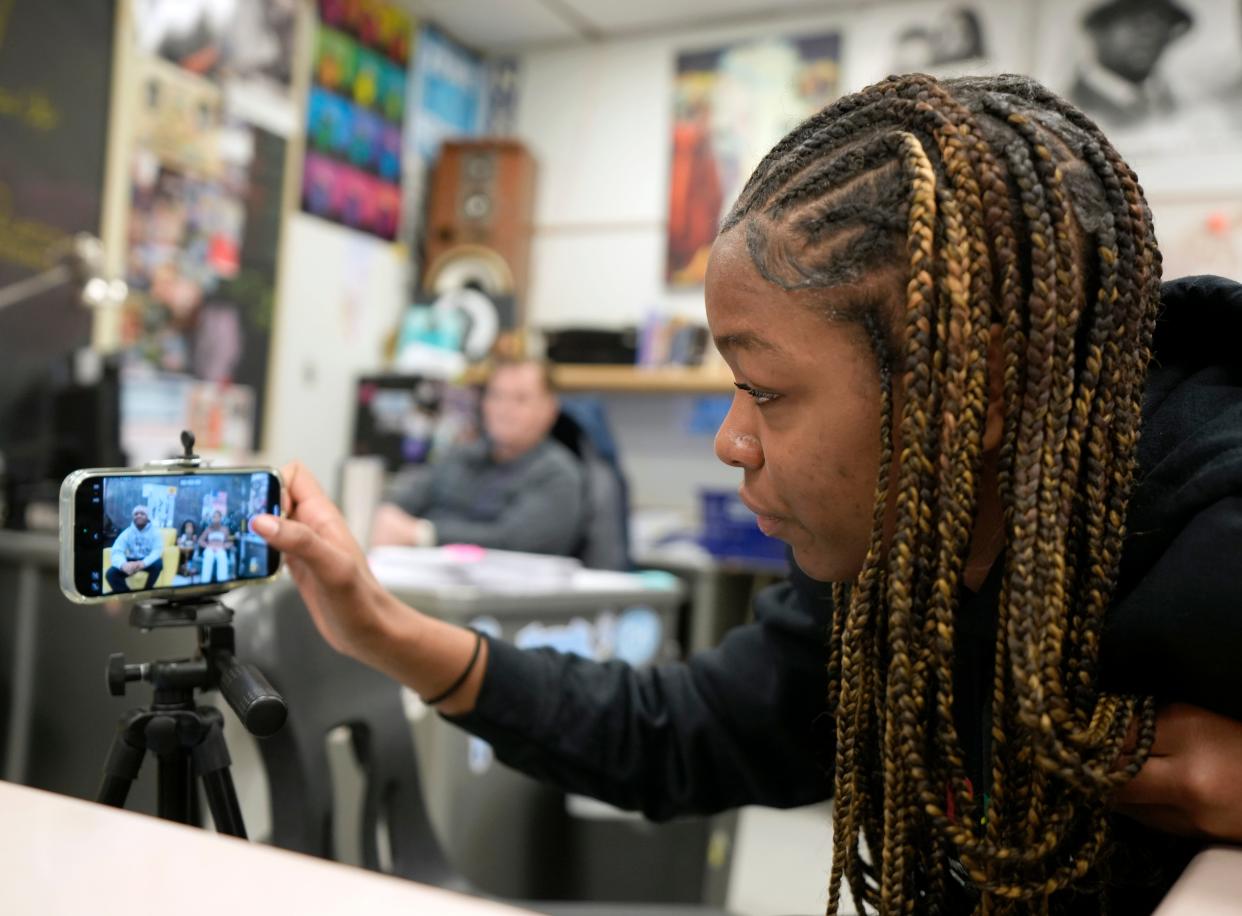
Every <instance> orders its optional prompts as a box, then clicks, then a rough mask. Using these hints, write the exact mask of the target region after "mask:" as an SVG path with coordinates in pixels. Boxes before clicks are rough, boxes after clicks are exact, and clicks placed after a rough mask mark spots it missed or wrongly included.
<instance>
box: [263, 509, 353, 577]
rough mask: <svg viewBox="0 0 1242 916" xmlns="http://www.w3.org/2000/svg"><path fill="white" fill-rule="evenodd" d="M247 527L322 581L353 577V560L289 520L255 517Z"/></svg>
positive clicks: (308, 529) (318, 536)
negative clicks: (300, 562) (305, 566)
mask: <svg viewBox="0 0 1242 916" xmlns="http://www.w3.org/2000/svg"><path fill="white" fill-rule="evenodd" d="M250 526H251V529H252V530H253V531H254V532H255V534H257V535H259V537H261V538H263V540H265V541H266V542H267V543H268V544H269V545H271V546H272V547H275V548H276V549H277V550H279V551H280V552H281V553H283V554H286V555H288V556H290V557H295V558H297V560H300V561H302V562H303V563H305V564H306V565H307V566H310V567H311V568H313V569H315V571H316V573H317V574H318V576H319V578H321V579H323V580H325V581H336V582H340V581H344V580H347V579H348V578H349V577H350V576H352V575H353V574H354V573H355V566H356V565H357V564H356V559H355V558H354V557H351V556H350V555H349V554H347V553H346V552H345V551H343V550H341V548H340V547H338V546H336V545H335V544H332V543H330V542H329V541H328V540H326V539H325V538H323V537H322V536H321V535H319V534H318V533H317V532H316V531H315V530H314V529H313V528H312V527H311V526H310V525H307V524H304V523H302V522H300V521H297V520H296V519H292V518H276V517H275V516H274V515H257V516H255V517H254V519H253V521H252V522H251V523H250Z"/></svg>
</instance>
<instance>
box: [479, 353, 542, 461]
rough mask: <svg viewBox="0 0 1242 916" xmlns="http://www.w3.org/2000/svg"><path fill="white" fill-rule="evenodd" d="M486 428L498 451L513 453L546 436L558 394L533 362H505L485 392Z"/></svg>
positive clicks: (530, 446) (533, 445)
mask: <svg viewBox="0 0 1242 916" xmlns="http://www.w3.org/2000/svg"><path fill="white" fill-rule="evenodd" d="M482 406H483V428H484V430H486V432H487V437H488V439H490V440H491V442H492V445H493V446H494V447H495V448H496V449H497V450H499V451H503V452H507V453H509V454H512V455H514V456H517V455H521V454H523V453H524V452H528V451H530V450H531V449H532V448H534V447H535V446H536V445H538V444H539V443H540V442H542V441H543V440H544V438H546V437H547V435H548V431H549V430H551V429H552V424H553V423H554V422H555V421H556V411H557V403H556V398H555V397H554V396H553V395H552V393H551V392H549V391H548V389H547V388H546V387H545V386H544V384H543V376H542V373H541V372H540V369H539V367H538V366H537V365H535V364H534V363H519V364H517V365H514V366H502V367H501V368H499V369H497V370H496V373H495V374H494V375H493V376H492V378H491V381H489V382H488V385H487V391H486V392H485V393H484V395H483V405H482Z"/></svg>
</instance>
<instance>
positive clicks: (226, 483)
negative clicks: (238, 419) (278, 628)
mask: <svg viewBox="0 0 1242 916" xmlns="http://www.w3.org/2000/svg"><path fill="white" fill-rule="evenodd" d="M279 509H280V480H279V478H278V477H276V476H275V475H274V474H272V473H270V472H267V471H255V472H251V471H243V472H241V473H237V474H229V473H212V474H203V473H188V474H169V475H155V476H153V475H126V474H118V475H105V476H95V477H88V478H87V479H86V480H84V481H83V482H82V483H81V484H80V485H79V486H78V489H77V492H76V495H75V506H74V548H75V549H74V563H73V566H74V584H75V586H76V587H77V590H78V591H79V592H80V593H81V594H82V595H84V596H86V597H88V598H97V597H102V596H107V595H114V594H115V595H120V594H125V593H129V592H143V591H150V590H152V589H167V588H174V589H175V588H193V587H200V586H211V585H223V584H224V583H227V582H233V581H236V580H239V579H263V578H266V577H267V576H270V575H272V574H273V573H275V572H276V569H277V567H278V564H279V562H280V555H279V553H277V551H275V550H273V549H271V548H269V547H268V545H267V543H266V542H265V541H264V540H263V539H262V538H260V537H259V536H258V535H257V534H255V533H253V532H252V531H251V530H250V520H251V519H252V518H254V516H256V515H259V514H262V513H273V514H274V513H278V512H279Z"/></svg>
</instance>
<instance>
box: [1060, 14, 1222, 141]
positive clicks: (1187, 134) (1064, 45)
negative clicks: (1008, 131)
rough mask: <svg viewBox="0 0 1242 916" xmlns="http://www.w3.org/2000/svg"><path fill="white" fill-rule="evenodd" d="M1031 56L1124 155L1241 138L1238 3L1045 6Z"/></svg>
mask: <svg viewBox="0 0 1242 916" xmlns="http://www.w3.org/2000/svg"><path fill="white" fill-rule="evenodd" d="M1037 57H1038V60H1037V63H1036V75H1037V76H1039V78H1040V79H1042V80H1043V81H1044V82H1045V83H1047V84H1048V85H1049V86H1050V87H1051V88H1053V89H1055V90H1057V91H1058V92H1060V93H1061V94H1062V95H1064V96H1066V97H1067V98H1068V99H1069V100H1070V101H1072V102H1073V103H1074V104H1075V105H1077V106H1078V107H1079V108H1081V109H1083V110H1084V111H1085V112H1087V113H1088V114H1089V115H1090V116H1091V117H1092V118H1093V119H1094V120H1095V121H1096V122H1097V123H1098V124H1099V125H1100V127H1101V128H1103V130H1104V132H1105V133H1106V134H1107V135H1108V136H1109V137H1110V139H1112V141H1113V142H1114V144H1115V145H1116V146H1117V148H1118V149H1119V150H1120V151H1121V152H1122V154H1123V155H1131V154H1147V153H1157V152H1166V151H1181V150H1188V149H1193V148H1195V147H1201V146H1204V145H1208V144H1213V143H1220V142H1221V141H1223V140H1227V139H1229V138H1234V139H1242V2H1240V0H1045V2H1044V3H1042V4H1041V5H1040V24H1039V40H1038V45H1037Z"/></svg>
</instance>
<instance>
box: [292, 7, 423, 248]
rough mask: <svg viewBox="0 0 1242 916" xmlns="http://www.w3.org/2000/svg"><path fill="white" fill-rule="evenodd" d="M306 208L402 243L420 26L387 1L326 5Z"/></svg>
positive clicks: (310, 113)
mask: <svg viewBox="0 0 1242 916" xmlns="http://www.w3.org/2000/svg"><path fill="white" fill-rule="evenodd" d="M319 15H320V24H319V28H318V30H317V32H316V36H315V54H314V65H313V69H312V75H311V89H310V97H309V98H308V99H307V105H306V135H307V136H306V162H305V165H304V168H303V173H302V209H303V210H305V211H306V212H308V213H313V214H314V215H315V216H320V217H323V218H324V219H328V220H332V221H333V222H337V223H341V224H343V225H346V226H349V227H351V228H353V229H359V230H361V231H363V232H368V233H371V234H372V235H377V236H379V237H380V238H383V239H389V240H392V239H395V238H396V236H397V230H398V227H399V223H400V218H401V140H402V124H403V122H404V120H405V109H406V66H407V64H408V62H409V57H410V40H411V35H412V29H413V23H412V22H411V20H410V18H409V17H408V16H407V15H406V14H405V13H404V12H402V11H401V10H400V9H398V8H397V7H395V6H393V5H392V4H390V3H385V2H381V0H353V2H345V0H319Z"/></svg>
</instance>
